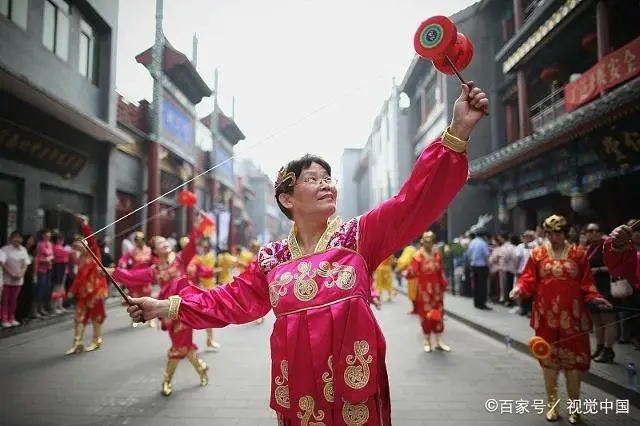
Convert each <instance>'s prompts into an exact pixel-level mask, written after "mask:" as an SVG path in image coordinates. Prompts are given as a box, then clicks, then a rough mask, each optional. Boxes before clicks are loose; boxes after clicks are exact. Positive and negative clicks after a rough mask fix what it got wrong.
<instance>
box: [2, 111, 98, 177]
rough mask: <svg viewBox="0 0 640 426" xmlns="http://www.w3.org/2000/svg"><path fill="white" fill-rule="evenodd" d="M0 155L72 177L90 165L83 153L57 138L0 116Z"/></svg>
mask: <svg viewBox="0 0 640 426" xmlns="http://www.w3.org/2000/svg"><path fill="white" fill-rule="evenodd" d="M0 156H2V157H3V158H7V159H9V160H12V161H16V162H18V163H23V164H27V165H29V166H33V167H36V168H39V169H44V170H47V171H50V172H53V173H56V174H58V175H60V176H62V177H63V178H64V179H71V178H73V177H75V176H77V175H78V173H80V171H81V170H82V169H83V168H84V166H85V165H86V164H87V161H88V156H87V155H84V154H80V153H78V152H76V151H74V150H72V149H70V148H67V147H66V146H64V145H62V144H61V143H59V142H57V141H55V140H54V139H52V138H50V137H48V136H45V135H42V134H40V133H37V132H34V131H33V130H30V129H29V128H27V127H23V126H21V125H19V124H16V123H13V122H11V121H9V120H6V119H4V118H0Z"/></svg>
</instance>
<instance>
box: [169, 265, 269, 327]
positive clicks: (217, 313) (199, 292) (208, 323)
mask: <svg viewBox="0 0 640 426" xmlns="http://www.w3.org/2000/svg"><path fill="white" fill-rule="evenodd" d="M180 297H181V298H182V302H181V303H180V310H179V311H178V316H179V319H180V321H182V322H184V323H185V324H187V325H189V326H190V327H192V328H195V329H203V328H221V327H226V326H227V325H229V324H246V323H249V322H251V321H255V320H257V319H259V318H262V317H264V316H265V315H266V314H267V312H269V310H270V309H271V302H270V300H269V289H268V286H267V279H266V277H265V275H264V274H263V273H262V270H261V269H260V268H251V269H249V270H247V271H246V272H244V273H243V274H241V275H239V276H237V277H235V278H234V279H233V281H232V282H230V283H229V284H225V285H221V286H218V287H216V288H213V289H210V290H203V289H200V288H198V287H196V286H194V285H190V286H188V287H186V288H184V289H183V290H182V291H181V292H180Z"/></svg>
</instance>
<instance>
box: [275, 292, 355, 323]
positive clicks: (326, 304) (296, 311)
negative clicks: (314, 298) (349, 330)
mask: <svg viewBox="0 0 640 426" xmlns="http://www.w3.org/2000/svg"><path fill="white" fill-rule="evenodd" d="M357 298H360V299H362V300H366V299H365V298H364V297H362V296H361V295H353V296H347V297H343V298H342V299H338V300H334V301H333V302H327V303H323V304H321V305H313V306H307V307H306V308H300V309H295V310H293V311H287V312H283V313H281V314H276V318H280V317H284V316H286V315H291V314H297V313H298V312H303V311H309V310H311V309H318V308H324V307H327V306H331V305H335V304H336V303H340V302H344V301H345V300H349V299H357Z"/></svg>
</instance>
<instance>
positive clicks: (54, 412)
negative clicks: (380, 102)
mask: <svg viewBox="0 0 640 426" xmlns="http://www.w3.org/2000/svg"><path fill="white" fill-rule="evenodd" d="M445 303H446V301H445ZM408 307H409V305H408V303H407V301H406V298H404V297H403V296H398V297H397V298H396V299H395V300H394V301H393V302H390V303H385V304H384V306H383V309H382V310H381V311H379V312H376V315H377V316H378V317H379V319H380V322H381V325H382V328H383V331H384V333H385V336H386V338H387V343H388V359H387V361H388V362H387V364H388V369H389V376H390V381H391V397H392V407H393V422H394V425H399V426H417V425H430V426H443V425H456V426H471V425H473V426H489V425H497V426H500V425H514V424H517V425H519V426H528V425H544V424H547V422H546V421H545V420H544V418H543V416H542V415H540V414H537V413H536V412H535V409H534V407H533V404H534V403H535V402H534V401H535V400H539V399H542V398H543V397H544V395H543V384H542V379H541V377H540V374H539V367H538V365H537V363H536V362H535V361H534V360H533V358H531V357H529V356H526V355H524V354H522V353H520V352H517V351H515V350H513V349H508V348H506V347H505V346H504V345H503V344H500V343H499V342H497V341H496V340H494V339H492V338H490V337H487V336H485V335H483V334H481V333H479V332H477V331H475V330H472V329H471V328H468V327H467V326H465V325H463V324H461V323H459V322H456V321H455V320H453V319H449V318H447V319H446V323H445V324H446V325H445V341H446V343H448V344H449V345H450V346H452V348H453V351H452V352H451V353H439V352H438V353H430V354H425V353H423V352H422V337H421V335H420V330H419V325H418V320H417V318H416V317H415V316H410V315H407V314H406V312H407V310H408ZM273 320H274V318H273V316H272V315H271V314H270V315H269V316H268V317H267V319H266V321H265V322H264V323H263V324H262V325H255V324H248V325H244V326H239V327H238V326H230V327H227V328H225V329H222V330H217V331H216V338H217V340H218V341H219V342H220V344H221V345H222V348H221V350H220V351H219V352H217V353H209V352H204V353H203V355H202V356H203V359H204V360H205V361H206V362H207V363H208V364H209V365H210V367H211V372H210V383H209V386H207V387H205V388H201V387H200V386H199V381H198V376H197V375H196V373H195V371H194V370H193V368H192V367H191V365H190V364H188V362H187V361H186V360H185V361H183V363H182V364H181V365H180V367H179V368H178V370H177V372H176V376H175V380H174V394H173V395H171V396H170V397H169V398H165V397H163V396H162V395H160V383H161V380H162V372H163V369H164V366H165V360H166V350H167V348H168V345H169V340H168V337H167V336H166V334H165V333H164V332H161V331H158V330H157V329H151V328H148V327H143V328H136V329H132V328H131V327H130V326H129V322H128V320H127V317H126V313H125V312H124V310H123V309H122V308H121V307H118V308H113V309H111V310H109V313H108V318H107V322H106V324H105V335H104V338H105V345H104V347H103V348H102V349H101V350H99V351H96V352H93V353H83V354H79V355H75V356H71V357H65V356H63V355H62V354H63V353H64V351H65V350H66V349H67V347H68V346H69V345H70V344H71V340H72V325H71V323H70V322H66V323H63V324H56V325H52V326H50V327H45V328H42V329H38V330H33V331H29V332H27V333H23V334H20V335H16V336H11V337H7V338H5V339H2V340H0V378H1V379H0V384H1V386H0V401H2V403H1V404H0V424H2V425H10V426H13V425H16V426H18V425H38V426H40V425H43V426H44V425H51V426H54V425H55V426H67V425H69V426H74V425H92V426H107V425H108V426H111V425H113V426H115V425H128V426H129V425H131V426H143V425H144V426H147V425H148V426H151V425H153V426H169V425H183V426H196V425H207V426H211V425H216V426H217V425H221V426H226V425H229V426H241V425H258V426H262V425H270V426H274V425H275V424H276V421H275V417H274V415H273V413H272V411H271V410H270V409H269V408H268V392H269V352H268V342H269V333H270V331H271V325H272V323H273ZM89 337H90V330H88V331H87V333H86V339H85V340H86V341H87V342H88V341H89ZM204 339H205V335H204V332H203V331H198V332H196V340H197V343H198V344H200V345H202V346H204ZM562 383H563V382H561V389H562V391H561V392H562V393H561V395H566V393H565V392H564V386H562ZM586 398H591V399H593V400H595V402H596V404H598V405H597V406H596V410H595V411H597V412H598V414H596V415H592V416H589V417H584V419H585V424H588V425H605V426H607V425H635V424H639V422H640V412H639V411H638V409H636V408H634V407H630V408H629V412H630V414H622V413H619V414H616V412H615V411H616V405H617V404H622V406H621V407H619V410H618V411H619V412H620V411H624V410H623V409H622V410H620V408H624V407H623V405H624V402H617V401H616V399H615V398H614V397H612V396H611V395H607V394H605V393H603V392H601V391H599V390H597V389H595V388H593V387H591V386H588V385H583V399H586ZM488 400H491V401H490V402H489V404H490V405H491V404H492V403H493V402H494V400H495V402H496V403H498V405H502V407H503V408H502V411H503V413H502V414H501V413H500V410H501V409H500V408H499V407H498V409H497V412H493V413H490V412H488V411H487V409H486V408H485V405H486V404H487V401H488ZM507 400H511V401H516V400H521V403H520V406H525V405H526V406H527V408H528V410H529V411H531V413H530V414H508V411H509V407H511V409H512V410H513V411H514V412H515V407H516V405H515V403H514V402H511V403H509V402H504V401H507ZM606 401H609V402H610V403H611V404H612V406H613V409H612V410H611V411H610V412H609V414H604V413H603V412H602V410H601V409H600V405H599V404H603V407H604V408H606V403H607V402H606ZM563 411H564V410H563ZM564 417H566V416H564ZM563 423H564V424H566V422H561V423H559V424H563Z"/></svg>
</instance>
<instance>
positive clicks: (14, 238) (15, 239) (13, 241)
mask: <svg viewBox="0 0 640 426" xmlns="http://www.w3.org/2000/svg"><path fill="white" fill-rule="evenodd" d="M11 244H12V245H13V246H14V247H18V246H19V245H20V244H22V235H20V234H13V236H12V237H11Z"/></svg>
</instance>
